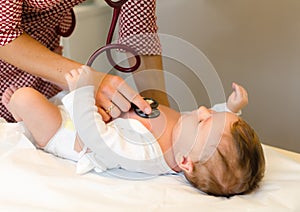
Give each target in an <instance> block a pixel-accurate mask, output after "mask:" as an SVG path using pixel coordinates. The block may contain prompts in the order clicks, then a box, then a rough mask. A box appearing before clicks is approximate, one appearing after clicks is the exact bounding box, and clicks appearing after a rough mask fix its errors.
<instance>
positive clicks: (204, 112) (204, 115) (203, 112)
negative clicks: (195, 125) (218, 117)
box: [198, 106, 211, 121]
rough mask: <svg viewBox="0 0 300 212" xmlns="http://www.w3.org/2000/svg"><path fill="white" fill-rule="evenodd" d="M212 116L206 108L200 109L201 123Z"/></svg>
mask: <svg viewBox="0 0 300 212" xmlns="http://www.w3.org/2000/svg"><path fill="white" fill-rule="evenodd" d="M210 116H211V112H210V111H209V110H208V109H207V108H206V107H204V106H201V107H199V109H198V117H199V121H204V120H205V119H207V118H209V117H210Z"/></svg>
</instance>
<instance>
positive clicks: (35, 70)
mask: <svg viewBox="0 0 300 212" xmlns="http://www.w3.org/2000/svg"><path fill="white" fill-rule="evenodd" d="M0 58H1V59H3V60H4V61H6V62H8V63H10V64H12V65H14V66H16V67H18V68H20V69H22V70H24V71H26V72H28V73H30V74H32V75H35V76H38V77H42V78H44V79H46V80H48V81H51V82H53V83H55V84H57V85H59V86H60V87H62V88H67V83H66V81H65V78H64V75H65V73H67V72H69V71H70V70H71V69H76V68H79V67H80V66H81V65H82V64H80V63H78V62H75V61H72V60H70V59H67V58H65V57H63V56H61V55H59V54H56V53H54V52H52V51H50V50H49V49H47V48H46V47H45V46H43V45H41V44H40V43H39V42H37V41H36V40H35V39H33V38H31V37H30V36H29V35H27V34H26V33H24V34H22V35H21V36H19V37H18V38H16V39H15V40H14V41H12V42H11V43H9V44H7V45H6V46H1V47H0Z"/></svg>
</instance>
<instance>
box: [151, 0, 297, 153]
mask: <svg viewBox="0 0 300 212" xmlns="http://www.w3.org/2000/svg"><path fill="white" fill-rule="evenodd" d="M299 11H300V1H299V0H188V1H185V0H172V1H170V0H158V1H157V15H158V25H159V32H160V33H166V34H170V35H175V36H178V37H180V38H182V39H184V40H186V41H188V42H190V43H192V44H193V45H195V46H196V47H197V48H199V49H200V50H201V51H203V52H204V53H205V55H206V56H207V57H208V58H209V60H210V61H211V62H212V64H213V65H214V67H215V68H216V71H217V73H218V75H219V77H220V79H221V80H222V83H223V86H224V88H225V92H226V94H228V93H229V92H230V85H231V82H233V81H235V82H238V83H240V84H242V85H244V86H245V87H246V88H247V90H248V92H249V99H250V103H249V105H248V107H247V108H245V110H244V113H243V117H244V119H245V120H247V121H248V122H249V123H250V124H251V125H252V126H253V127H254V128H255V129H256V131H257V132H258V134H259V135H260V137H261V140H262V141H263V142H264V143H266V144H270V145H274V146H279V147H283V148H286V149H289V150H293V151H297V152H300V124H299V122H300V12H299ZM165 69H166V70H167V71H171V72H173V73H176V74H178V75H179V76H180V77H181V78H182V79H184V80H186V81H187V82H188V84H190V87H191V89H192V90H193V93H194V95H195V96H198V97H197V101H198V103H199V104H202V103H204V104H209V101H208V98H207V96H205V93H203V91H202V89H203V87H202V85H201V83H199V81H197V80H195V77H194V75H193V74H190V73H189V72H190V70H189V69H187V68H186V67H184V66H182V65H181V64H177V63H176V62H174V61H170V60H168V59H166V60H165ZM173 89H174V88H173ZM178 93H180V91H178ZM197 94H198V95H197ZM181 95H184V93H183V94H181Z"/></svg>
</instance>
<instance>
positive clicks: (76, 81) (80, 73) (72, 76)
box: [65, 66, 93, 91]
mask: <svg viewBox="0 0 300 212" xmlns="http://www.w3.org/2000/svg"><path fill="white" fill-rule="evenodd" d="M65 79H66V81H67V83H68V86H69V90H70V91H73V90H75V89H76V88H80V87H84V86H87V85H93V76H92V71H91V70H90V68H89V67H88V66H81V67H80V68H78V69H73V70H71V71H70V72H69V73H67V74H66V75H65Z"/></svg>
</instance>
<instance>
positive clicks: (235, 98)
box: [227, 83, 248, 113]
mask: <svg viewBox="0 0 300 212" xmlns="http://www.w3.org/2000/svg"><path fill="white" fill-rule="evenodd" d="M232 89H233V91H232V93H231V94H230V96H229V97H228V100H227V107H228V109H229V110H230V111H232V112H233V113H237V112H239V111H240V110H241V109H242V108H243V107H245V106H246V105H247V104H248V93H247V91H246V89H245V88H243V87H242V86H240V85H238V84H236V83H232Z"/></svg>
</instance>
